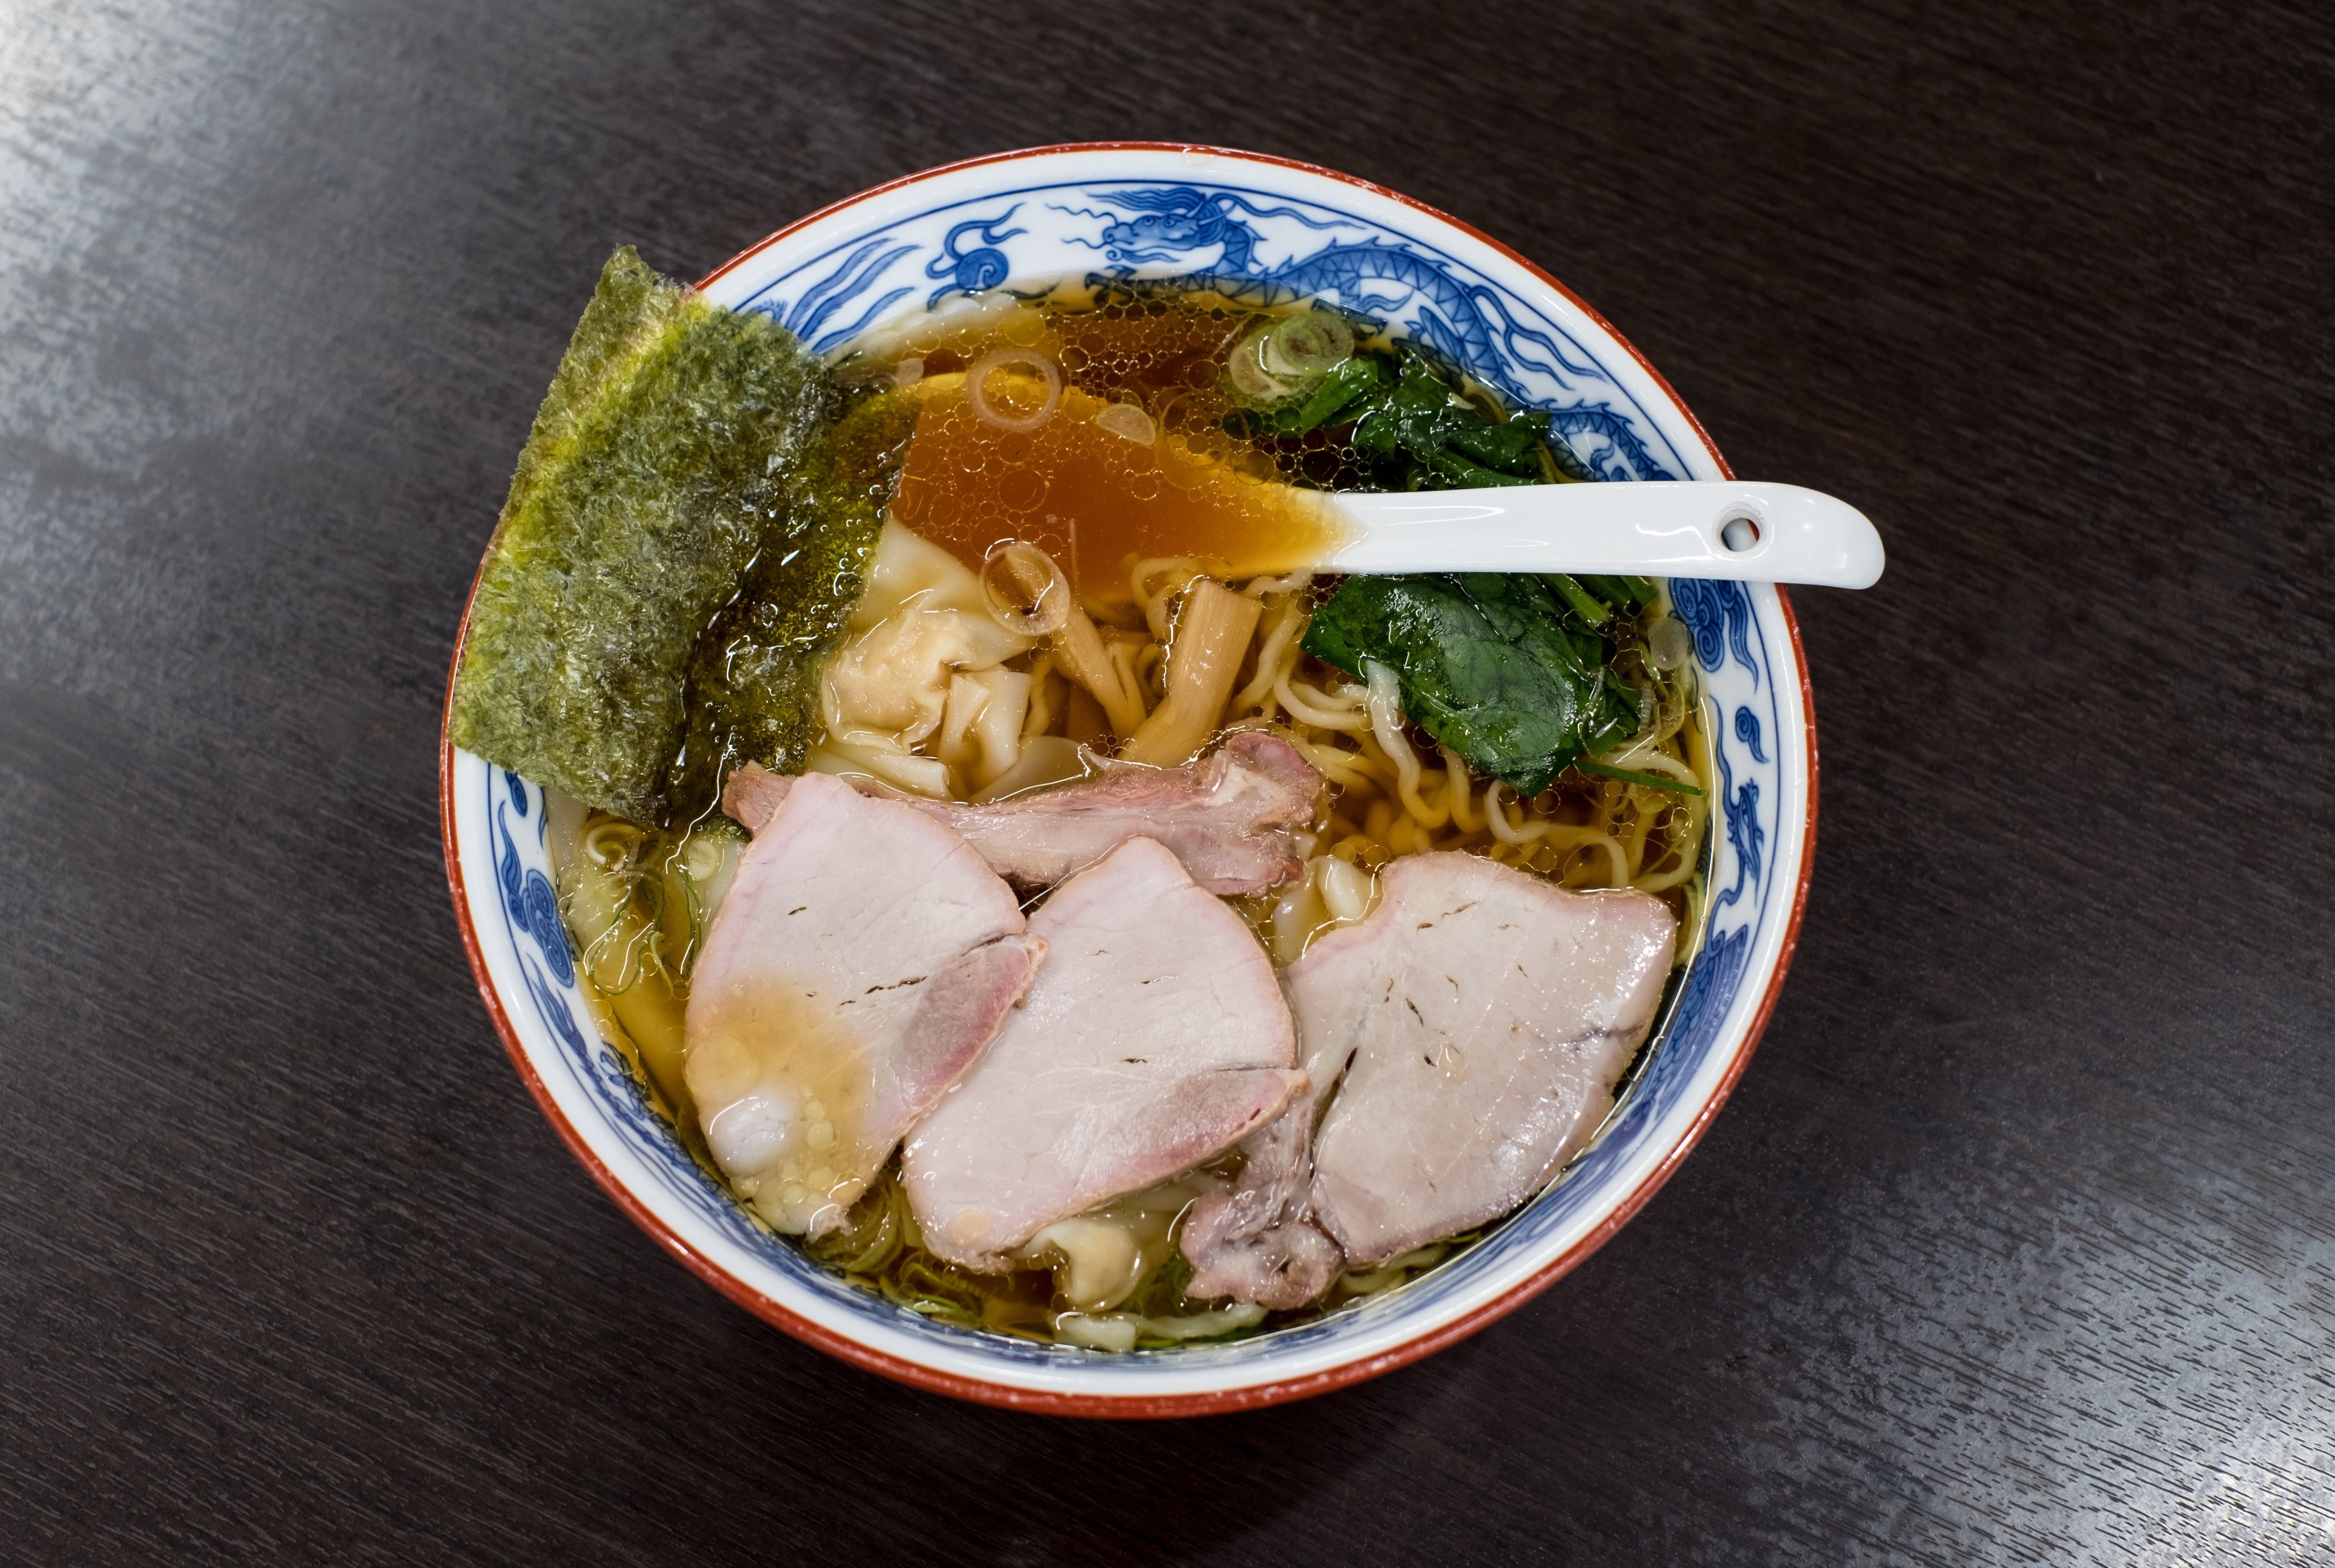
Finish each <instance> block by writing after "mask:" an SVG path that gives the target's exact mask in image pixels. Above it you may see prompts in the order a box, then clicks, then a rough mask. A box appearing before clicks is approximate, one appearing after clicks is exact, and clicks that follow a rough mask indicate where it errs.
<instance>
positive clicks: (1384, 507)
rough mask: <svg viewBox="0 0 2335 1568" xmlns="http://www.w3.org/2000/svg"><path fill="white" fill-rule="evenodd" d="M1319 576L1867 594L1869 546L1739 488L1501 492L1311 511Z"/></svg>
mask: <svg viewBox="0 0 2335 1568" xmlns="http://www.w3.org/2000/svg"><path fill="white" fill-rule="evenodd" d="M1326 499H1327V500H1328V501H1329V502H1330V503H1331V506H1332V510H1333V511H1334V513H1335V514H1336V517H1337V520H1338V524H1339V525H1340V528H1339V531H1340V532H1341V533H1342V534H1343V535H1344V536H1345V537H1344V539H1343V541H1342V543H1341V544H1340V545H1339V546H1338V547H1337V548H1336V550H1335V551H1334V553H1332V555H1331V556H1330V557H1329V558H1328V559H1326V560H1324V561H1322V562H1320V563H1319V566H1320V568H1321V569H1322V570H1324V571H1332V572H1344V573H1350V574H1354V575H1358V576H1386V575H1389V574H1391V573H1396V572H1566V573H1572V572H1587V573H1595V574H1600V575H1603V576H1642V577H1723V578H1732V579H1734V580H1736V581H1739V582H1751V583H1809V584H1815V585H1817V586H1822V587H1828V588H1869V587H1871V586H1873V585H1874V584H1875V582H1878V581H1879V580H1880V577H1881V568H1882V565H1883V561H1884V556H1883V551H1882V548H1881V536H1880V534H1878V533H1877V532H1875V529H1874V527H1873V524H1872V523H1871V522H1870V521H1869V520H1868V519H1867V518H1865V514H1864V513H1862V512H1860V511H1858V510H1857V509H1856V508H1855V507H1852V506H1850V505H1849V504H1848V503H1847V502H1846V501H1842V500H1836V499H1835V498H1833V497H1831V496H1827V495H1825V494H1823V493H1821V492H1820V491H1817V490H1810V489H1802V488H1801V487H1799V486H1798V485H1777V484H1760V483H1756V482H1752V481H1749V480H1739V479H1695V480H1673V481H1660V480H1657V481H1652V482H1647V483H1635V484H1632V483H1623V484H1577V485H1512V486H1503V487H1502V488H1500V489H1480V490H1420V491H1411V492H1406V493H1402V494H1394V495H1358V494H1351V493H1342V494H1338V495H1333V496H1329V497H1326Z"/></svg>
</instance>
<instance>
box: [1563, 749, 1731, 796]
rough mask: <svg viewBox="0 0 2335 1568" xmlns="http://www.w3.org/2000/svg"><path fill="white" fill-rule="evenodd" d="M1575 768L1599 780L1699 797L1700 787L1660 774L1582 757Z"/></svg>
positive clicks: (1575, 764) (1578, 759)
mask: <svg viewBox="0 0 2335 1568" xmlns="http://www.w3.org/2000/svg"><path fill="white" fill-rule="evenodd" d="M1573 765H1574V767H1575V768H1578V769H1581V770H1582V771H1583V772H1584V773H1594V774H1595V775H1596V776H1597V777H1598V778H1600V779H1620V780H1621V781H1622V782H1623V783H1624V784H1643V785H1645V786H1646V787H1647V788H1648V789H1667V790H1669V791H1671V793H1672V794H1674V795H1700V794H1701V793H1702V786H1701V785H1700V784H1690V783H1688V782H1687V781H1686V780H1685V779H1671V778H1666V777H1664V776H1663V775H1662V774H1660V773H1641V772H1639V771H1638V770H1637V769H1634V768H1615V767H1613V766H1611V765H1609V764H1607V763H1603V762H1593V761H1591V760H1589V759H1587V758H1585V757H1583V758H1577V759H1575V760H1574V764H1573Z"/></svg>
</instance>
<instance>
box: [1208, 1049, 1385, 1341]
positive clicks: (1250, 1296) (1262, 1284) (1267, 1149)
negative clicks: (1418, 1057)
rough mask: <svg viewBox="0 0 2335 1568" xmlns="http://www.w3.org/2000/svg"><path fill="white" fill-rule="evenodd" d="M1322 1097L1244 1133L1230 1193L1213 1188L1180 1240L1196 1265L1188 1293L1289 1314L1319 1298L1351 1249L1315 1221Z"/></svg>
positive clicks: (1306, 1099) (1295, 1104) (1304, 1100)
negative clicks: (1317, 1120) (1316, 1134)
mask: <svg viewBox="0 0 2335 1568" xmlns="http://www.w3.org/2000/svg"><path fill="white" fill-rule="evenodd" d="M1318 1103H1319V1101H1318V1099H1317V1097H1316V1096H1315V1095H1313V1094H1312V1093H1310V1092H1309V1093H1303V1094H1300V1095H1298V1096H1296V1097H1295V1098H1294V1099H1292V1100H1291V1101H1290V1103H1289V1108H1287V1109H1286V1110H1284V1111H1283V1112H1282V1113H1281V1114H1280V1115H1279V1116H1277V1117H1275V1118H1273V1120H1271V1121H1270V1122H1267V1123H1266V1124H1265V1125H1264V1126H1263V1127H1261V1128H1257V1129H1256V1131H1255V1132H1253V1133H1251V1134H1249V1135H1248V1137H1245V1138H1243V1139H1241V1144H1240V1152H1241V1168H1240V1176H1239V1178H1238V1180H1237V1181H1236V1182H1235V1185H1234V1186H1233V1187H1232V1189H1231V1190H1230V1191H1226V1190H1224V1189H1222V1188H1218V1189H1217V1190H1216V1191H1214V1192H1211V1193H1208V1194H1206V1195H1204V1196H1203V1197H1201V1198H1200V1200H1199V1201H1198V1202H1197V1203H1195V1204H1194V1205H1192V1210H1191V1213H1190V1214H1188V1215H1186V1216H1185V1219H1184V1229H1183V1233H1182V1234H1181V1235H1180V1236H1179V1237H1178V1238H1177V1245H1178V1247H1179V1249H1180V1250H1181V1251H1182V1253H1183V1254H1184V1257H1185V1259H1186V1261H1187V1262H1188V1263H1190V1264H1191V1265H1192V1278H1191V1281H1190V1282H1189V1283H1187V1285H1186V1286H1185V1287H1184V1291H1185V1293H1186V1294H1187V1295H1189V1296H1194V1297H1197V1298H1199V1299H1201V1300H1213V1299H1215V1298H1217V1297H1222V1296H1230V1297H1232V1298H1233V1299H1234V1300H1235V1301H1242V1302H1255V1303H1256V1304H1257V1305H1258V1306H1261V1307H1270V1308H1273V1309H1274V1310H1275V1311H1278V1312H1289V1311H1293V1310H1294V1309H1296V1308H1298V1307H1302V1306H1303V1305H1305V1304H1306V1303H1307V1302H1312V1301H1314V1300H1316V1299H1318V1298H1319V1297H1320V1296H1321V1294H1322V1292H1323V1291H1326V1290H1328V1289H1329V1288H1330V1282H1331V1281H1332V1280H1333V1279H1336V1278H1337V1277H1338V1272H1339V1270H1341V1269H1342V1268H1343V1267H1344V1266H1345V1261H1346V1254H1345V1253H1344V1252H1343V1251H1342V1250H1341V1249H1340V1248H1339V1246H1338V1244H1337V1243H1336V1242H1334V1241H1332V1240H1331V1239H1330V1237H1329V1235H1328V1234H1327V1233H1326V1232H1324V1231H1323V1229H1322V1228H1321V1226H1319V1225H1317V1224H1314V1223H1313V1116H1314V1112H1315V1109H1316V1108H1317V1106H1318Z"/></svg>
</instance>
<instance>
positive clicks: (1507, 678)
mask: <svg viewBox="0 0 2335 1568" xmlns="http://www.w3.org/2000/svg"><path fill="white" fill-rule="evenodd" d="M1303 646H1304V648H1305V650H1306V652H1308V653H1313V654H1314V655H1315V656H1317V657H1319V658H1321V659H1323V660H1326V661H1327V662H1329V663H1332V664H1335V665H1337V666H1338V667H1339V668H1340V669H1342V670H1344V671H1346V672H1347V673H1350V674H1354V675H1364V673H1365V672H1364V670H1363V664H1364V663H1365V661H1376V662H1377V663H1381V664H1384V665H1386V666H1387V667H1388V668H1389V669H1390V670H1392V671H1393V672H1394V673H1395V676H1396V679H1397V680H1398V681H1399V682H1400V684H1401V688H1402V706H1403V711H1404V712H1405V713H1407V714H1409V715H1410V718H1411V720H1412V721H1414V722H1415V723H1417V724H1418V725H1419V728H1420V729H1422V730H1425V731H1427V732H1428V733H1429V735H1431V736H1433V737H1434V738H1435V739H1436V740H1439V741H1441V742H1443V743H1444V744H1445V745H1447V746H1448V747H1450V748H1451V749H1452V750H1454V751H1456V752H1458V754H1459V755H1460V757H1462V758H1463V759H1465V760H1466V761H1467V763H1468V766H1469V767H1470V768H1473V769H1475V770H1476V771H1477V772H1478V773H1482V774H1487V775H1488V776H1490V777H1492V778H1495V779H1504V780H1506V781H1507V783H1509V784H1512V785H1514V786H1515V787H1516V789H1518V790H1520V791H1521V792H1523V793H1524V794H1526V795H1537V794H1539V793H1540V792H1541V791H1542V790H1543V789H1547V788H1548V786H1549V784H1550V783H1551V781H1553V780H1554V779H1555V778H1556V776H1557V774H1559V773H1560V772H1562V771H1564V769H1565V767H1566V766H1567V765H1569V764H1570V763H1572V762H1573V761H1574V759H1576V758H1578V757H1580V756H1581V755H1582V754H1583V753H1584V752H1596V751H1602V750H1609V749H1610V748H1612V747H1613V746H1614V745H1616V744H1618V743H1619V742H1621V741H1623V740H1627V739H1628V738H1629V737H1630V736H1631V735H1632V734H1633V733H1634V732H1635V731H1636V730H1637V728H1638V723H1639V719H1640V713H1639V702H1638V694H1637V692H1636V691H1635V690H1634V689H1633V688H1632V687H1631V686H1630V685H1629V684H1628V683H1627V682H1623V680H1622V678H1621V677H1620V676H1618V675H1616V674H1614V673H1613V672H1611V671H1610V670H1608V669H1607V668H1606V667H1605V663H1606V660H1607V657H1608V656H1609V654H1610V652H1611V649H1610V648H1609V646H1608V644H1607V643H1606V642H1605V640H1604V639H1603V638H1602V637H1600V636H1598V635H1596V634H1594V633H1593V632H1589V631H1586V630H1582V629H1577V628H1576V627H1575V626H1573V625H1568V624H1566V619H1565V614H1564V612H1563V611H1562V610H1561V609H1560V608H1559V606H1558V605H1557V604H1556V602H1555V600H1553V599H1552V598H1551V597H1550V596H1549V591H1548V588H1547V586H1546V585H1545V584H1544V583H1542V582H1541V581H1540V579H1538V578H1537V577H1528V576H1500V575H1497V574H1494V573H1486V572H1470V573H1467V574H1464V575H1457V576H1450V575H1441V574H1437V575H1429V576H1397V577H1349V578H1347V579H1346V581H1345V582H1344V583H1343V584H1342V585H1341V586H1340V587H1339V589H1338V591H1337V592H1336V593H1335V594H1333V595H1331V597H1330V600H1329V602H1328V603H1326V604H1324V605H1323V606H1322V607H1321V609H1320V610H1319V611H1317V612H1315V614H1314V616H1313V624H1312V625H1310V626H1309V627H1308V628H1307V629H1306V633H1305V638H1304V643H1303Z"/></svg>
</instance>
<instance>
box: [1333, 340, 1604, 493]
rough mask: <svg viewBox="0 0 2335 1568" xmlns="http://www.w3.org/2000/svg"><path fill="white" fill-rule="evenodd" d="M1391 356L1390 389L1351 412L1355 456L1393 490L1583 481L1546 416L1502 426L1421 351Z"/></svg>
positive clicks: (1522, 415)
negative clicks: (1552, 437) (1551, 434)
mask: <svg viewBox="0 0 2335 1568" xmlns="http://www.w3.org/2000/svg"><path fill="white" fill-rule="evenodd" d="M1392 357H1393V358H1394V360H1395V363H1396V364H1397V366H1398V371H1397V373H1396V375H1395V377H1394V379H1393V383H1392V385H1391V386H1390V387H1386V388H1385V389H1384V390H1382V391H1379V392H1373V393H1371V395H1369V396H1368V397H1365V398H1364V399H1362V400H1361V402H1359V403H1357V404H1355V405H1353V406H1352V407H1351V408H1350V409H1349V410H1348V412H1349V413H1350V414H1351V415H1352V418H1353V420H1354V436H1353V443H1354V450H1356V451H1357V452H1359V453H1361V455H1362V456H1363V457H1365V458H1367V459H1369V460H1371V462H1372V463H1373V464H1374V465H1376V466H1377V468H1378V469H1380V470H1381V480H1382V481H1383V482H1386V483H1387V484H1388V486H1389V488H1390V489H1395V488H1400V489H1484V488H1486V487H1488V486H1493V485H1536V484H1542V483H1545V482H1547V481H1548V480H1549V479H1551V478H1555V479H1568V478H1574V477H1578V476H1576V475H1574V473H1573V472H1572V471H1571V469H1568V468H1566V467H1565V464H1564V463H1563V461H1562V460H1561V459H1560V458H1559V456H1558V454H1557V453H1556V450H1555V447H1553V446H1552V444H1551V443H1550V441H1549V440H1548V425H1549V416H1548V414H1547V412H1546V411H1543V410H1538V409H1520V410H1518V411H1516V413H1514V414H1512V415H1510V416H1509V417H1508V418H1507V421H1494V420H1492V419H1491V418H1489V417H1488V416H1487V415H1486V414H1485V413H1484V411H1482V410H1481V409H1478V408H1477V407H1476V406H1474V405H1473V404H1471V403H1468V402H1465V401H1464V400H1462V399H1461V398H1460V397H1459V396H1458V392H1457V389H1455V388H1454V387H1453V386H1452V384H1451V382H1449V381H1448V380H1447V379H1446V378H1445V377H1444V376H1443V374H1442V373H1440V372H1439V371H1438V370H1437V369H1436V367H1435V366H1434V365H1433V364H1432V363H1429V361H1428V359H1427V358H1426V356H1425V355H1423V354H1421V353H1419V352H1418V351H1417V350H1415V349H1412V348H1410V347H1409V346H1408V345H1402V346H1399V347H1398V348H1397V349H1396V350H1395V351H1394V353H1393V356H1392ZM1575 466H1576V467H1577V466H1578V465H1577V463H1576V464H1575Z"/></svg>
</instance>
